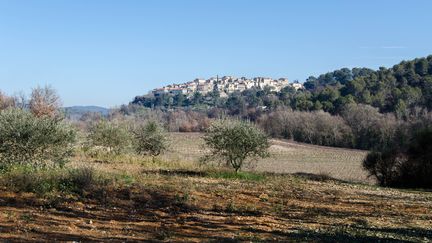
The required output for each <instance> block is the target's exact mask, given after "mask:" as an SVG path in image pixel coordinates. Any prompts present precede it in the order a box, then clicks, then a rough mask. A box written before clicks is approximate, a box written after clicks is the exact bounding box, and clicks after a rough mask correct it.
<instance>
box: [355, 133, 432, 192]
mask: <svg viewBox="0 0 432 243" xmlns="http://www.w3.org/2000/svg"><path fill="white" fill-rule="evenodd" d="M363 168H365V169H366V170H367V171H368V172H369V174H370V175H371V176H373V177H375V178H376V179H377V181H378V183H379V184H380V185H382V186H394V187H412V188H413V187H421V188H432V129H431V128H427V129H422V130H420V131H418V132H416V133H414V134H413V137H412V138H411V140H410V142H409V144H408V145H406V146H404V147H397V146H395V147H394V148H391V149H386V150H383V151H373V152H371V153H369V154H368V156H367V157H366V159H365V160H364V161H363Z"/></svg>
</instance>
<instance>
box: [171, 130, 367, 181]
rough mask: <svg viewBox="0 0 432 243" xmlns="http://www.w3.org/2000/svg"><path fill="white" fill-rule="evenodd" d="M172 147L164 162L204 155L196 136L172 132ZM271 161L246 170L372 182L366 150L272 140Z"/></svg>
mask: <svg viewBox="0 0 432 243" xmlns="http://www.w3.org/2000/svg"><path fill="white" fill-rule="evenodd" d="M171 139H172V146H171V150H172V151H170V152H169V153H167V154H166V155H165V156H164V159H166V160H171V161H188V162H194V161H197V160H198V158H199V157H200V156H201V155H202V154H203V151H204V150H203V144H202V143H203V141H202V139H201V134H199V133H172V134H171ZM271 144H272V146H271V148H270V151H271V154H272V156H271V157H270V158H267V159H264V160H260V161H259V163H252V166H250V168H247V169H249V170H256V171H260V172H275V173H312V174H324V175H328V176H331V177H334V178H337V179H341V180H348V181H355V182H366V183H372V182H373V181H372V180H371V179H368V178H367V173H366V172H365V171H364V170H363V169H362V168H361V163H362V161H363V159H364V157H365V156H366V154H367V152H366V151H361V150H354V149H343V148H331V147H323V146H315V145H308V144H301V143H296V142H292V141H287V140H276V139H274V140H272V141H271Z"/></svg>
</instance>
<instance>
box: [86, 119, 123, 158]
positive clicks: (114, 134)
mask: <svg viewBox="0 0 432 243" xmlns="http://www.w3.org/2000/svg"><path fill="white" fill-rule="evenodd" d="M87 139H88V142H89V143H90V145H92V146H102V147H105V148H107V149H108V152H109V153H114V154H120V153H122V152H123V151H125V150H126V148H127V147H129V145H130V142H131V135H130V133H129V131H128V129H127V128H126V127H125V126H123V125H122V124H119V123H115V122H108V121H106V120H100V121H98V122H97V123H95V124H93V125H92V126H91V127H90V132H89V134H88V136H87Z"/></svg>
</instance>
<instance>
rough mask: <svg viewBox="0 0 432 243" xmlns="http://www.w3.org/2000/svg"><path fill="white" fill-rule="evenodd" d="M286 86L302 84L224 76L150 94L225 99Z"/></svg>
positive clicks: (285, 79) (278, 89)
mask: <svg viewBox="0 0 432 243" xmlns="http://www.w3.org/2000/svg"><path fill="white" fill-rule="evenodd" d="M286 86H292V87H293V88H295V89H296V90H297V89H302V88H303V84H301V83H298V82H294V83H290V82H289V81H288V79H287V78H280V79H272V78H264V77H256V78H253V79H248V78H245V77H242V78H235V77H232V76H224V77H222V78H219V77H212V78H209V79H207V80H206V79H200V78H197V79H195V80H193V81H190V82H187V83H183V84H170V85H167V86H165V87H162V88H157V89H154V90H152V91H151V94H152V95H154V96H155V97H157V96H161V95H165V94H171V95H177V94H184V95H192V94H194V93H195V92H200V93H201V94H207V93H208V92H211V91H219V93H220V96H221V97H227V96H228V94H230V93H233V92H236V91H239V92H242V91H244V90H246V89H251V88H259V89H264V88H265V87H269V88H270V89H271V90H273V91H280V90H281V89H282V88H284V87H286Z"/></svg>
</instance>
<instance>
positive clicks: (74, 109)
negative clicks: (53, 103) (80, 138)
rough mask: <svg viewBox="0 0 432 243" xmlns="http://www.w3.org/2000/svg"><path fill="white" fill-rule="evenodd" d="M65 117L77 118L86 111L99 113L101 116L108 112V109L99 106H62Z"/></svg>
mask: <svg viewBox="0 0 432 243" xmlns="http://www.w3.org/2000/svg"><path fill="white" fill-rule="evenodd" d="M64 111H65V114H66V116H67V117H69V118H71V119H79V118H81V116H82V115H84V114H86V113H100V114H101V115H103V116H107V115H108V114H109V109H107V108H104V107H100V106H69V107H64Z"/></svg>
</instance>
